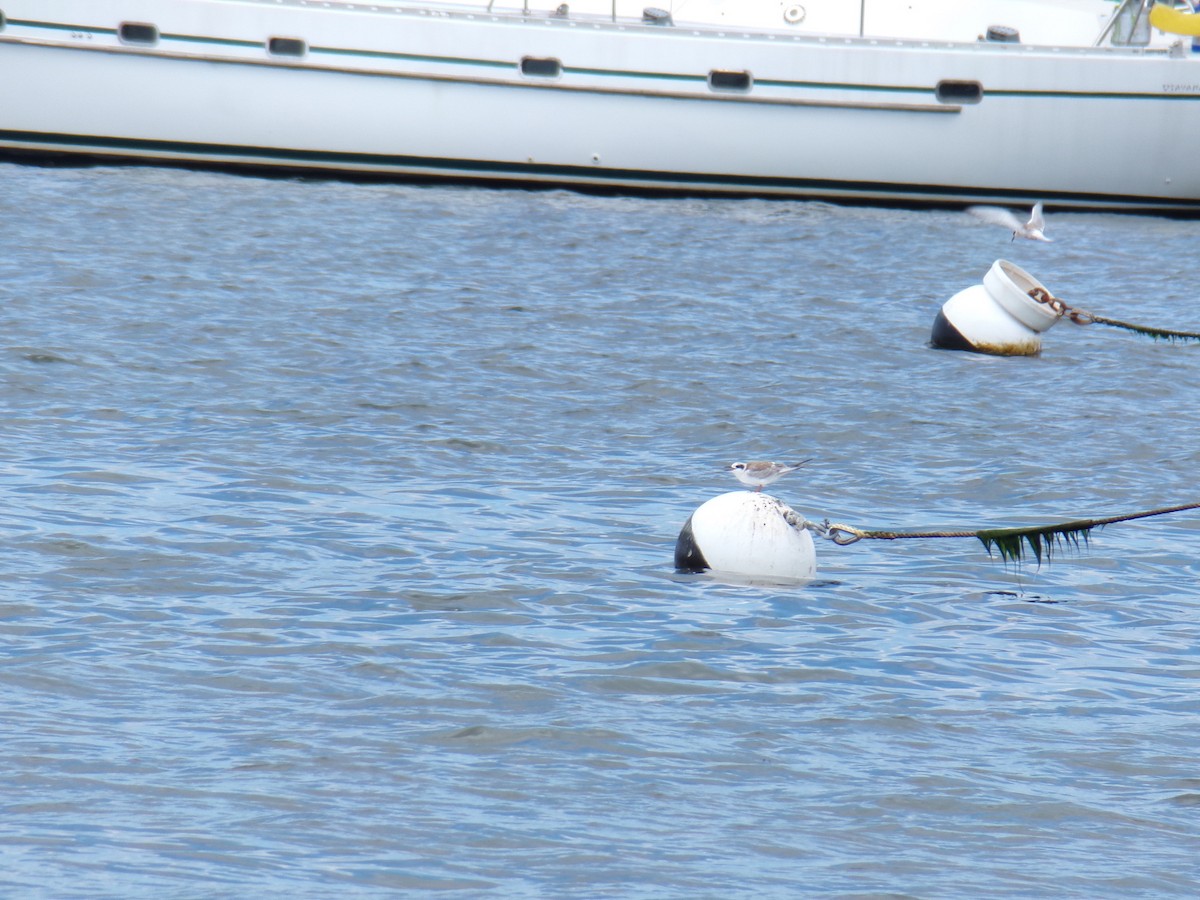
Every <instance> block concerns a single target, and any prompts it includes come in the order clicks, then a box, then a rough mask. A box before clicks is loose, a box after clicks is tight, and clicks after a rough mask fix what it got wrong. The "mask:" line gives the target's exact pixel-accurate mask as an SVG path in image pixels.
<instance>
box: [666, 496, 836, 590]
mask: <svg viewBox="0 0 1200 900" xmlns="http://www.w3.org/2000/svg"><path fill="white" fill-rule="evenodd" d="M675 568H676V569H677V570H679V571H681V572H703V571H706V570H709V569H711V570H712V571H713V572H726V573H728V574H731V575H740V576H749V577H751V578H770V579H775V578H778V579H785V580H789V581H790V580H800V579H806V578H812V577H813V576H814V575H815V574H816V571H817V554H816V550H815V548H814V547H813V539H812V535H811V534H810V533H809V532H808V529H807V528H806V527H805V519H804V516H802V515H800V514H799V513H798V512H796V511H795V510H794V509H792V508H791V507H790V506H788V505H787V504H786V503H784V502H783V501H782V500H780V499H778V498H776V497H772V496H771V495H770V494H764V493H761V492H758V491H730V492H729V493H727V494H721V495H720V496H719V497H713V498H712V499H711V500H708V501H706V502H705V503H703V504H702V505H701V506H700V507H699V508H698V509H697V510H696V511H695V512H693V513H692V515H691V517H690V518H689V519H688V520H687V522H686V523H685V524H684V526H683V530H682V531H680V532H679V539H678V540H677V541H676V542H675Z"/></svg>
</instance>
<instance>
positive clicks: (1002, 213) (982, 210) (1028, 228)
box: [967, 203, 1052, 244]
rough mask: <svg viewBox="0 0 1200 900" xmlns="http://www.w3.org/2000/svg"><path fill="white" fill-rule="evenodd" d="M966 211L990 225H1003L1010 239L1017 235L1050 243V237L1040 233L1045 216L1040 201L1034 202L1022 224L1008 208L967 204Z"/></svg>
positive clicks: (1044, 222)
mask: <svg viewBox="0 0 1200 900" xmlns="http://www.w3.org/2000/svg"><path fill="white" fill-rule="evenodd" d="M967 212H969V213H970V214H971V215H973V216H974V217H975V218H977V219H982V220H983V221H984V222H989V223H991V224H992V225H1003V226H1004V227H1005V228H1007V229H1008V230H1009V231H1011V232H1012V239H1013V240H1014V241H1015V240H1016V239H1017V238H1019V237H1023V238H1025V239H1026V240H1030V241H1044V242H1045V243H1047V244H1049V243H1052V241H1051V239H1050V238H1048V237H1046V235H1044V234H1043V233H1042V232H1043V231H1045V230H1046V217H1045V216H1044V215H1043V214H1042V204H1041V203H1036V204H1034V207H1033V212H1032V213H1031V214H1030V216H1029V221H1028V222H1026V223H1025V224H1024V225H1022V224H1021V220H1020V219H1018V218H1017V217H1016V216H1014V215H1013V214H1012V213H1011V212H1010V211H1009V210H1007V209H1004V208H1003V207H1000V206H968V207H967Z"/></svg>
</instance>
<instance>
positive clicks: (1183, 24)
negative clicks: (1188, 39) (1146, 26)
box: [1150, 3, 1200, 37]
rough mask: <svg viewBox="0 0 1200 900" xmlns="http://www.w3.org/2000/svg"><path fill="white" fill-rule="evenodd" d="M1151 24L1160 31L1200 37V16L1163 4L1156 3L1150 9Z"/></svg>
mask: <svg viewBox="0 0 1200 900" xmlns="http://www.w3.org/2000/svg"><path fill="white" fill-rule="evenodd" d="M1150 24H1151V25H1152V26H1153V27H1155V28H1157V29H1158V30H1159V31H1169V32H1170V33H1171V34H1187V35H1191V36H1192V37H1200V15H1197V14H1196V13H1186V12H1180V11H1179V10H1177V9H1175V8H1174V7H1171V6H1165V5H1163V4H1162V3H1155V4H1154V6H1152V7H1151V8H1150Z"/></svg>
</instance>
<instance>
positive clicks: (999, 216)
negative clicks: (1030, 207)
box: [967, 206, 1025, 231]
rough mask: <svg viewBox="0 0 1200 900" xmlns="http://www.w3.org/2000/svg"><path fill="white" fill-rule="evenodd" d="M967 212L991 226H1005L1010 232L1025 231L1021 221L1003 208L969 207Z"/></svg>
mask: <svg viewBox="0 0 1200 900" xmlns="http://www.w3.org/2000/svg"><path fill="white" fill-rule="evenodd" d="M967 212H969V213H970V214H971V215H973V216H974V217H975V218H977V219H982V220H983V221H984V222H987V223H988V224H990V225H1003V226H1004V227H1005V228H1007V229H1008V230H1009V231H1024V230H1025V226H1024V225H1022V224H1021V222H1020V220H1019V219H1017V217H1016V216H1014V215H1013V214H1012V213H1011V212H1010V211H1009V210H1007V209H1004V208H1003V207H1001V206H968V207H967Z"/></svg>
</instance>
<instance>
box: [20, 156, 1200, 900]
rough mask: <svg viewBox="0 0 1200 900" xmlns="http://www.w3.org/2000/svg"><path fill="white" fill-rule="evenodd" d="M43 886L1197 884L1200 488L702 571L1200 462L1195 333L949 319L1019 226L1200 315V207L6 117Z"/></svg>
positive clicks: (672, 892) (677, 891)
mask: <svg viewBox="0 0 1200 900" xmlns="http://www.w3.org/2000/svg"><path fill="white" fill-rule="evenodd" d="M0 214H2V216H3V223H4V227H3V236H2V238H0V242H2V246H3V254H2V255H0V276H2V277H0V297H2V300H3V302H2V305H0V329H2V330H0V333H2V335H3V338H2V340H3V344H2V347H3V353H2V355H0V366H2V368H3V388H2V391H3V395H2V396H3V438H4V439H3V442H2V444H0V454H2V457H0V458H2V460H3V466H2V476H0V478H2V480H0V485H2V488H3V501H4V502H3V506H2V509H0V534H2V535H3V558H4V563H3V567H2V569H0V572H2V581H0V736H2V737H0V773H2V774H0V784H2V789H0V893H2V894H3V895H4V896H13V897H53V898H84V897H87V898H94V897H101V896H104V897H123V898H124V897H154V898H176V897H178V898H194V897H214V896H219V897H226V896H227V897H247V896H254V895H256V894H257V895H263V896H289V897H295V898H323V897H329V896H394V895H399V894H405V893H424V892H444V894H445V895H450V896H458V895H464V896H484V895H491V896H498V897H499V896H503V897H621V898H626V897H633V898H637V897H647V898H648V897H655V898H659V897H714V898H718V897H719V898H732V897H746V898H749V897H756V898H757V897H792V896H802V895H805V896H821V897H867V896H882V895H888V896H904V897H921V898H936V897H985V896H990V897H996V896H1027V897H1035V896H1055V897H1080V898H1084V897H1086V898H1095V897H1130V896H1138V897H1181V896H1189V895H1193V894H1194V893H1195V892H1196V890H1197V889H1198V887H1200V863H1198V862H1197V860H1198V859H1200V823H1198V821H1197V820H1198V817H1200V767H1198V765H1197V756H1196V746H1197V740H1198V737H1197V735H1198V734H1200V715H1198V713H1200V699H1198V691H1200V590H1198V589H1197V577H1198V575H1200V561H1198V556H1200V514H1181V515H1175V516H1170V517H1163V518H1156V519H1147V520H1143V521H1140V522H1135V523H1129V524H1122V525H1114V526H1110V527H1109V528H1107V529H1104V530H1102V531H1098V532H1096V533H1095V534H1093V536H1092V539H1091V543H1090V546H1088V547H1086V548H1083V549H1082V550H1081V552H1080V553H1077V554H1074V555H1069V556H1064V557H1062V558H1061V559H1055V560H1054V561H1053V563H1052V564H1050V565H1049V566H1046V565H1043V566H1041V567H1040V568H1038V567H1036V566H1034V565H1027V566H1025V567H1024V568H1023V569H1021V570H1020V571H1016V570H1013V569H1012V568H1011V567H1009V568H1006V567H1005V566H1004V565H1003V564H1001V562H999V561H998V560H993V559H989V558H988V556H987V554H986V553H985V552H984V550H983V548H982V546H981V545H980V544H979V543H978V542H976V541H973V540H957V541H955V540H938V541H932V540H931V541H907V542H899V543H890V542H883V541H874V542H866V541H864V542H862V543H859V544H857V545H855V546H852V547H845V548H839V547H835V546H833V545H831V544H828V543H826V542H820V544H819V546H818V566H819V578H818V580H817V581H815V582H813V583H810V584H807V585H791V586H788V585H777V586H771V585H755V584H745V583H743V584H737V583H726V582H723V581H721V580H719V579H714V578H711V577H684V576H677V575H676V574H675V573H674V571H673V568H672V550H673V546H674V542H675V538H676V535H677V534H678V531H679V529H680V527H681V525H682V524H683V522H684V521H685V520H686V519H687V517H688V515H689V514H690V513H691V512H692V510H693V509H695V508H696V507H697V506H698V505H699V504H700V503H701V502H703V501H704V500H706V499H708V498H709V497H712V496H714V495H716V494H717V493H720V492H723V491H726V490H730V489H735V488H736V487H737V485H736V483H735V482H734V481H733V480H732V479H731V478H729V477H728V476H727V475H725V474H723V473H722V472H721V471H720V467H721V466H723V465H725V464H727V463H728V462H730V461H731V460H734V459H745V458H751V459H753V458H775V459H784V460H788V459H795V458H805V457H814V460H813V462H811V463H810V464H809V466H808V467H806V469H805V471H804V472H802V473H798V474H796V475H792V476H790V477H789V478H788V479H786V480H784V481H781V482H779V483H778V484H777V485H774V486H773V487H772V488H770V489H769V490H770V491H771V492H772V493H774V494H776V495H777V496H780V497H781V498H783V499H785V500H786V501H788V502H789V503H791V504H792V505H793V506H794V507H796V508H797V509H798V510H800V511H802V512H803V513H805V514H806V515H808V516H809V518H813V519H820V518H823V517H826V516H829V517H831V518H833V519H836V520H841V521H845V522H848V523H851V524H855V525H858V526H860V527H867V528H899V527H907V528H922V529H927V528H942V527H949V526H957V527H966V528H980V527H984V526H998V525H1025V524H1040V523H1044V522H1052V521H1057V520H1061V519H1069V518H1076V517H1079V516H1098V515H1111V514H1117V513H1123V512H1132V511H1137V510H1142V509H1149V508H1152V507H1156V506H1160V505H1166V504H1173V503H1184V502H1190V501H1197V500H1200V485H1197V480H1196V472H1197V467H1198V466H1200V395H1198V391H1197V387H1198V385H1200V347H1194V346H1187V345H1183V344H1168V343H1165V342H1158V343H1155V342H1153V341H1151V340H1149V339H1146V338H1141V337H1137V336H1134V335H1131V334H1128V333H1124V332H1120V331H1116V330H1114V329H1106V328H1103V327H1101V326H1095V325H1094V326H1090V327H1087V328H1079V327H1076V326H1073V325H1070V324H1069V323H1063V324H1060V325H1058V326H1056V327H1055V328H1054V329H1052V330H1051V331H1049V332H1048V333H1047V335H1046V339H1045V347H1044V352H1043V354H1042V355H1041V356H1040V357H1038V358H1028V359H998V358H990V357H982V356H975V355H969V354H961V353H949V352H942V351H935V350H931V349H929V348H928V347H927V346H926V341H927V340H928V335H929V330H930V326H931V324H932V322H933V318H934V316H935V314H936V312H937V310H938V309H939V307H940V305H941V304H942V303H943V302H944V301H945V300H946V299H948V298H949V297H950V296H951V295H952V294H953V293H955V292H956V291H958V290H959V289H961V288H964V287H967V286H969V285H971V284H974V283H977V282H978V281H980V280H981V278H982V276H983V273H984V271H985V270H986V269H987V268H988V266H990V265H991V263H992V261H993V260H994V259H996V258H998V257H1005V258H1009V259H1012V260H1013V261H1014V262H1017V263H1018V264H1019V265H1021V266H1023V267H1024V268H1026V269H1027V270H1028V271H1030V272H1031V273H1032V274H1034V275H1035V276H1036V277H1037V278H1039V279H1040V280H1041V281H1043V282H1044V283H1046V284H1047V285H1048V286H1049V287H1050V288H1051V289H1052V290H1053V291H1054V292H1055V293H1056V294H1059V295H1060V296H1063V297H1065V298H1067V299H1069V300H1071V301H1073V302H1074V303H1076V304H1077V305H1080V306H1084V307H1087V308H1089V309H1092V310H1093V311H1095V312H1098V313H1101V314H1105V315H1109V316H1113V317H1116V318H1121V319H1126V320H1131V321H1135V322H1143V323H1146V324H1151V325H1159V326H1164V327H1175V328H1182V329H1188V330H1194V329H1197V328H1200V306H1198V304H1197V287H1196V285H1197V282H1196V265H1195V260H1196V254H1197V252H1198V249H1200V240H1198V238H1200V224H1198V223H1196V222H1195V221H1190V222H1189V221H1177V220H1169V219H1162V218H1154V217H1143V216H1115V215H1104V214H1076V215H1068V214H1056V213H1055V211H1054V210H1053V209H1050V210H1048V219H1049V226H1048V234H1049V235H1050V236H1052V237H1055V238H1057V241H1056V243H1054V244H1050V245H1035V244H1032V243H1029V242H1021V243H1016V244H1013V243H1010V242H1009V241H1008V236H1007V234H1005V233H1004V232H1003V231H1000V230H997V229H993V228H991V227H988V226H984V225H980V224H978V223H975V222H974V221H973V220H970V219H969V218H968V217H967V216H965V215H964V214H963V213H961V212H954V211H937V210H924V211H921V210H879V209H869V208H841V207H837V206H832V205H827V204H821V203H788V202H759V201H746V200H733V201H730V200H724V201H722V200H695V199H642V198H597V197H590V196H580V195H576V194H572V193H565V192H546V193H529V192H523V191H515V190H514V191H495V190H484V189H466V188H454V187H414V186H402V185H386V184H347V183H337V182H319V181H317V182H313V181H300V180H267V179H257V178H247V177H238V176H231V175H224V174H213V173H194V172H186V171H172V170H154V169H112V168H95V169H41V168H26V167H19V166H11V165H4V166H0Z"/></svg>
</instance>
